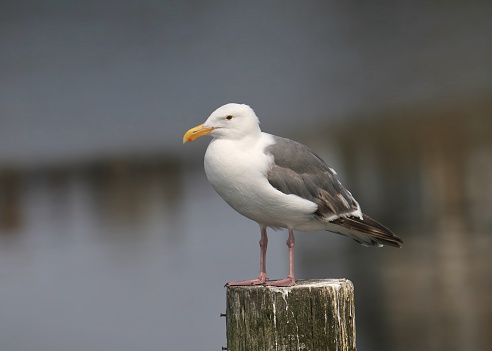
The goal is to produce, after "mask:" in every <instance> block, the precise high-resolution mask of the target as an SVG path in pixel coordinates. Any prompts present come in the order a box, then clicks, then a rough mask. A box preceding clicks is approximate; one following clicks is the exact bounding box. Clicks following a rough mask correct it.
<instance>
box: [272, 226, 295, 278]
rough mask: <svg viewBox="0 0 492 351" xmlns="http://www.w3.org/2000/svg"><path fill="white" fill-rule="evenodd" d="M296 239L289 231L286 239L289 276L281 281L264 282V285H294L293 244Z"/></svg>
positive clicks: (290, 230)
mask: <svg viewBox="0 0 492 351" xmlns="http://www.w3.org/2000/svg"><path fill="white" fill-rule="evenodd" d="M295 243H296V239H295V238H294V232H293V231H292V229H289V239H287V246H288V247H289V276H288V277H287V278H285V279H282V280H273V281H269V282H266V284H265V285H270V286H292V285H295V283H296V279H295V278H294V244H295Z"/></svg>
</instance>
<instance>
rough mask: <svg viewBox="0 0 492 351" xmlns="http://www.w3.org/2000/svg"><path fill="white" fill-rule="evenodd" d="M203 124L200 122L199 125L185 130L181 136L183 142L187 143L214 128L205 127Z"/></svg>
mask: <svg viewBox="0 0 492 351" xmlns="http://www.w3.org/2000/svg"><path fill="white" fill-rule="evenodd" d="M203 124H205V123H203ZM203 124H200V125H199V126H196V127H195V128H191V129H190V130H189V131H187V132H186V133H185V135H184V137H183V144H184V143H187V142H188V141H193V140H195V139H197V138H199V137H201V136H204V135H208V134H210V132H211V131H212V130H214V128H205V127H204V126H203Z"/></svg>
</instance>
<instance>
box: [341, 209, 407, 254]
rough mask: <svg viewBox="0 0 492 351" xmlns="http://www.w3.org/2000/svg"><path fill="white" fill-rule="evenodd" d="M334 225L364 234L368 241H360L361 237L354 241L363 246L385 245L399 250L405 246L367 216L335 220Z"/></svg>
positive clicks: (396, 237) (355, 238)
mask: <svg viewBox="0 0 492 351" xmlns="http://www.w3.org/2000/svg"><path fill="white" fill-rule="evenodd" d="M332 223H334V224H337V225H340V226H342V227H344V228H346V229H349V230H350V231H352V232H354V233H357V234H362V235H363V236H364V237H365V239H366V240H358V239H360V236H355V237H354V240H355V241H357V242H358V243H360V244H363V245H368V246H381V245H385V246H391V247H397V248H401V247H402V246H403V241H402V240H401V239H400V238H399V237H398V236H396V235H395V234H394V233H393V232H392V231H391V230H389V229H388V228H386V227H385V226H384V225H382V224H381V223H379V222H377V221H375V220H374V219H372V218H371V217H369V216H366V215H365V214H363V215H362V219H360V218H359V217H353V216H349V217H340V218H337V219H335V220H333V221H332Z"/></svg>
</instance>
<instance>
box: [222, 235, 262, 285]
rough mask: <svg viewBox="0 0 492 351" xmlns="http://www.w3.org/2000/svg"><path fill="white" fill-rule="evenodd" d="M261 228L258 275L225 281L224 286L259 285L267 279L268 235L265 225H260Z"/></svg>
mask: <svg viewBox="0 0 492 351" xmlns="http://www.w3.org/2000/svg"><path fill="white" fill-rule="evenodd" d="M260 228H261V238H260V275H259V276H258V279H252V280H242V281H238V282H230V283H227V284H226V286H233V285H234V286H235V285H260V284H263V283H265V281H266V280H267V279H268V277H267V274H266V252H267V246H268V236H267V232H266V227H265V226H260Z"/></svg>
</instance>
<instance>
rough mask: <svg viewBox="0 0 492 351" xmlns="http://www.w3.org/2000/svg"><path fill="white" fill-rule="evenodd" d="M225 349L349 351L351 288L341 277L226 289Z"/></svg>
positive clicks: (352, 314) (352, 317) (351, 347)
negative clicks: (276, 285)
mask: <svg viewBox="0 0 492 351" xmlns="http://www.w3.org/2000/svg"><path fill="white" fill-rule="evenodd" d="M226 325H227V350H228V351H255V350H258V351H264V350H276V351H277V350H278V351H290V350H296V351H297V350H312V351H321V350H333V351H335V350H336V351H353V350H355V349H356V348H355V307H354V286H353V284H352V283H351V282H350V281H349V280H346V279H326V280H306V281H298V282H297V283H296V285H295V286H293V287H287V288H280V287H268V286H232V287H228V288H227V311H226Z"/></svg>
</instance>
